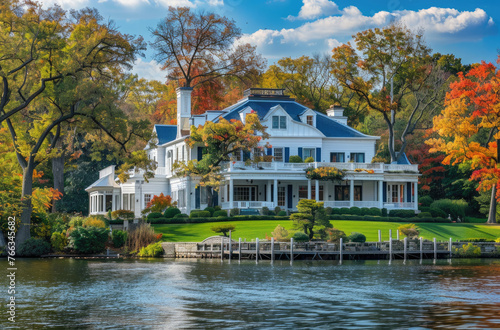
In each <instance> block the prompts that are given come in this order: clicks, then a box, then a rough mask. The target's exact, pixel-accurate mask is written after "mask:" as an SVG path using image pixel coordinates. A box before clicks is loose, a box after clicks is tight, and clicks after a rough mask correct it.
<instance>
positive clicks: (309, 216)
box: [290, 199, 333, 239]
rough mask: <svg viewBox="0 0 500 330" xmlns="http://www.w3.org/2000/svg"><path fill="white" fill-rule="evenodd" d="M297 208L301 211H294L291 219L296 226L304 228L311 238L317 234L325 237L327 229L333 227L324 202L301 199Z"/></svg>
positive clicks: (300, 228)
mask: <svg viewBox="0 0 500 330" xmlns="http://www.w3.org/2000/svg"><path fill="white" fill-rule="evenodd" d="M297 210H298V211H299V213H293V214H292V215H291V216H290V220H293V224H294V228H295V229H298V230H303V231H304V233H305V234H307V235H308V236H309V239H313V237H314V235H315V234H316V235H319V236H320V237H321V238H325V237H326V235H327V234H326V231H325V229H326V228H333V226H332V224H331V223H330V221H329V220H328V217H327V216H326V213H325V209H324V207H323V202H316V201H315V200H313V199H301V200H300V201H299V204H297Z"/></svg>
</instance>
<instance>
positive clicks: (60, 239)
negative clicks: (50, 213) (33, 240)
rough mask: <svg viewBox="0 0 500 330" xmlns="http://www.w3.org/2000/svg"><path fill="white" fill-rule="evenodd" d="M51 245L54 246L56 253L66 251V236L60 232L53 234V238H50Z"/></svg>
mask: <svg viewBox="0 0 500 330" xmlns="http://www.w3.org/2000/svg"><path fill="white" fill-rule="evenodd" d="M50 245H52V249H53V250H54V251H56V252H60V251H62V250H64V248H65V247H66V245H68V239H67V238H66V234H64V233H59V232H54V233H52V236H51V237H50Z"/></svg>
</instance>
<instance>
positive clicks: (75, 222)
mask: <svg viewBox="0 0 500 330" xmlns="http://www.w3.org/2000/svg"><path fill="white" fill-rule="evenodd" d="M84 220H85V218H84V217H79V216H75V217H71V218H70V219H69V223H68V225H69V226H70V227H81V226H82V225H83V221H84Z"/></svg>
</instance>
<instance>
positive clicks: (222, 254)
mask: <svg viewBox="0 0 500 330" xmlns="http://www.w3.org/2000/svg"><path fill="white" fill-rule="evenodd" d="M220 260H221V261H222V260H224V236H221V238H220Z"/></svg>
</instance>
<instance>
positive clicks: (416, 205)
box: [414, 182, 418, 210]
mask: <svg viewBox="0 0 500 330" xmlns="http://www.w3.org/2000/svg"><path fill="white" fill-rule="evenodd" d="M414 187H415V196H414V197H415V200H414V203H415V205H414V208H415V210H418V182H415V184H414Z"/></svg>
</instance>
